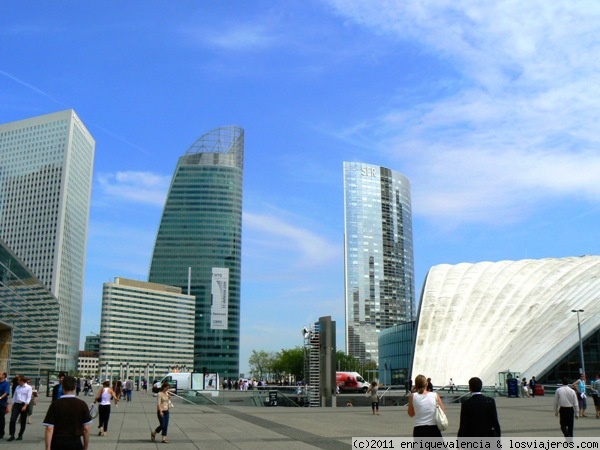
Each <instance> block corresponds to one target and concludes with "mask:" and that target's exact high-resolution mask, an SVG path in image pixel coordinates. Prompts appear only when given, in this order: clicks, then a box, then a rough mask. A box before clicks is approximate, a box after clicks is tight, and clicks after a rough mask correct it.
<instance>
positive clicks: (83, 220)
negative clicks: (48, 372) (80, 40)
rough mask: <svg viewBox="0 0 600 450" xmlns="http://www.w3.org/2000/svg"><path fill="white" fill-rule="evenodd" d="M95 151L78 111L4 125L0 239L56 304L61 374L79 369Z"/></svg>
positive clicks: (0, 131)
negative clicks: (58, 306)
mask: <svg viewBox="0 0 600 450" xmlns="http://www.w3.org/2000/svg"><path fill="white" fill-rule="evenodd" d="M94 149H95V141H94V139H93V138H92V136H91V135H90V133H89V132H88V130H87V129H86V127H85V126H84V125H83V123H82V122H81V120H80V119H79V117H77V115H76V114H75V112H74V111H73V110H66V111H61V112H57V113H53V114H48V115H44V116H39V117H33V118H30V119H25V120H20V121H17V122H11V123H7V124H3V125H0V238H1V239H3V240H4V241H5V242H6V244H7V245H8V246H10V248H11V249H12V250H13V251H14V252H15V254H17V255H18V256H19V258H21V259H22V260H23V262H24V263H25V264H26V265H27V267H29V268H30V269H31V271H32V272H33V273H34V274H35V276H36V277H37V278H38V279H39V280H40V281H41V282H42V283H43V284H44V285H45V286H46V287H47V288H48V289H49V290H50V292H52V294H53V295H54V296H56V297H57V298H58V302H59V305H60V312H59V316H58V321H59V323H58V347H57V355H56V365H57V369H59V370H69V371H75V370H76V369H77V359H78V352H79V331H80V325H81V305H82V297H83V280H84V268H85V255H86V242H87V229H88V218H89V210H90V197H91V188H92V169H93V161H94Z"/></svg>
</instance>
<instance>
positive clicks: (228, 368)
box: [149, 126, 244, 378]
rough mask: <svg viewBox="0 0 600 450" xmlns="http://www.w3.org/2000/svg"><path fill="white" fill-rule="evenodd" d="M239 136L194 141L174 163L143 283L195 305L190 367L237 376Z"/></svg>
mask: <svg viewBox="0 0 600 450" xmlns="http://www.w3.org/2000/svg"><path fill="white" fill-rule="evenodd" d="M243 157H244V131H243V129H242V128H239V127H236V126H228V127H221V128H216V129H214V130H211V131H209V132H208V133H206V134H204V135H202V136H201V137H200V138H199V139H198V140H197V141H196V142H195V143H194V144H193V145H192V146H191V147H190V148H189V150H188V151H187V152H186V153H185V154H184V155H183V156H181V157H180V158H179V161H178V163H177V167H176V168H175V173H174V175H173V179H172V181H171V186H170V188H169V193H168V195H167V199H166V202H165V207H164V211H163V215H162V219H161V222H160V227H159V230H158V234H157V237H156V244H155V247H154V253H153V255H152V263H151V266H150V275H149V281H152V282H156V283H163V284H169V285H171V286H179V287H181V288H182V289H183V291H184V292H187V289H188V276H189V280H190V285H189V286H190V293H191V295H193V296H195V297H196V321H195V331H194V355H195V356H194V367H195V369H196V370H198V371H205V370H206V371H208V372H218V373H219V374H220V375H221V376H222V377H224V378H231V377H237V376H239V342H240V270H241V254H242V253H241V251H242V176H243Z"/></svg>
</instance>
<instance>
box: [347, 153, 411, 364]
mask: <svg viewBox="0 0 600 450" xmlns="http://www.w3.org/2000/svg"><path fill="white" fill-rule="evenodd" d="M344 217H345V229H344V249H345V295H346V351H347V352H348V354H349V355H351V356H353V357H355V358H358V359H359V360H360V361H361V363H364V362H367V361H374V362H375V363H377V361H378V336H379V332H380V331H381V330H385V329H386V328H389V327H392V326H394V325H398V324H400V323H403V322H406V321H410V320H412V318H413V308H414V258H413V237H412V212H411V197H410V183H409V181H408V179H407V178H406V177H405V176H404V175H402V174H400V173H399V172H396V171H393V170H390V169H387V168H385V167H380V166H375V165H372V164H365V163H359V162H344Z"/></svg>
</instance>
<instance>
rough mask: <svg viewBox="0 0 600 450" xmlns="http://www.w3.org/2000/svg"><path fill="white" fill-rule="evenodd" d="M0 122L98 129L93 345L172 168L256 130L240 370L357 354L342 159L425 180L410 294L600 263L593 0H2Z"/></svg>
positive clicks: (85, 321) (138, 263) (418, 187)
mask: <svg viewBox="0 0 600 450" xmlns="http://www.w3.org/2000/svg"><path fill="white" fill-rule="evenodd" d="M0 10H1V13H0V122H2V123H4V122H9V121H14V120H19V119H23V118H27V117H31V116H35V115H41V114H46V113H50V112H54V111H59V110H62V109H66V108H73V109H75V111H76V112H77V113H78V115H79V116H80V117H81V119H82V120H83V122H84V123H85V124H86V126H87V127H88V129H89V130H90V132H91V133H92V135H93V136H94V138H95V139H96V157H95V166H94V181H93V192H92V208H91V213H90V229H89V238H88V252H87V265H86V284H85V293H84V309H83V318H82V328H81V330H82V336H85V335H86V334H89V333H90V332H98V331H99V322H100V305H101V295H102V283H104V282H107V281H112V280H113V279H114V277H116V276H121V277H129V278H134V279H142V280H144V279H146V277H147V273H148V268H149V264H150V258H151V252H152V247H153V243H154V237H155V234H156V231H157V228H158V223H159V220H160V215H161V213H162V205H163V201H164V198H165V196H166V193H167V189H168V186H169V182H170V179H171V176H172V173H173V170H174V168H175V165H176V162H177V158H178V157H179V156H180V155H181V154H183V153H184V152H185V150H187V148H188V147H189V146H190V145H191V144H192V143H193V142H194V141H195V140H196V139H197V138H198V137H199V136H200V135H202V134H203V133H205V132H206V131H209V130H210V129H212V128H214V127H217V126H220V125H231V124H234V125H239V126H242V127H243V128H244V129H245V133H246V134H245V136H246V147H245V174H244V216H243V262H242V326H241V345H242V347H241V360H240V365H241V369H242V371H245V370H246V369H247V360H248V356H249V354H250V353H251V351H252V350H253V349H256V350H267V351H276V350H280V349H281V348H290V347H294V346H297V345H301V344H302V336H301V332H300V330H301V329H302V327H303V326H305V325H308V324H311V323H313V322H315V321H316V320H317V319H318V317H320V316H323V315H331V316H332V318H333V319H334V320H336V321H337V327H338V348H343V346H344V333H343V329H344V270H343V179H342V162H343V161H363V162H367V163H371V164H378V165H382V166H386V167H389V168H391V169H394V170H397V171H400V172H401V173H403V174H405V175H406V176H407V177H408V178H409V179H410V180H411V183H412V202H413V228H414V251H415V268H416V274H415V275H416V287H417V291H418V292H420V289H421V286H422V284H423V281H424V278H425V275H426V273H427V271H428V270H429V268H430V267H431V266H433V265H436V264H441V263H459V262H479V261H499V260H503V259H511V260H518V259H524V258H544V257H563V256H574V255H583V254H600V248H599V247H600V240H599V239H598V237H599V232H598V229H599V227H598V222H599V220H598V219H599V218H600V180H599V174H600V151H599V150H598V147H599V141H600V127H599V119H598V118H599V117H600V114H599V112H598V105H600V82H599V81H600V79H599V78H600V76H599V75H598V74H600V67H599V66H600V58H599V57H598V55H600V40H598V38H597V36H598V33H597V24H598V23H599V19H600V5H599V4H597V3H596V2H586V1H584V2H570V1H558V0H555V1H552V2H548V1H533V0H532V1H528V2H511V1H499V2H481V1H479V0H473V1H470V0H453V1H444V0H431V1H412V0H396V1H393V0H386V1H383V0H382V1H374V0H352V1H350V0H348V1H344V0H322V1H321V0H297V1H296V0H289V1H287V0H286V1H282V2H268V1H260V0H259V1H252V2H249V1H221V2H213V1H143V2H142V1H135V0H134V1H128V2H117V1H102V2H99V1H97V2H93V1H92V2H76V1H64V2H46V1H25V2H17V1H4V2H2V4H1V5H0Z"/></svg>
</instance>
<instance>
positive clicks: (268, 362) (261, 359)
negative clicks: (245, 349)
mask: <svg viewBox="0 0 600 450" xmlns="http://www.w3.org/2000/svg"><path fill="white" fill-rule="evenodd" d="M275 360H276V355H275V353H267V352H266V351H264V350H259V351H256V350H252V354H251V355H250V358H248V363H249V365H250V372H251V373H252V375H253V376H254V377H255V378H257V379H259V380H264V379H266V378H268V376H269V375H271V373H272V372H273V365H274V363H275Z"/></svg>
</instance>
